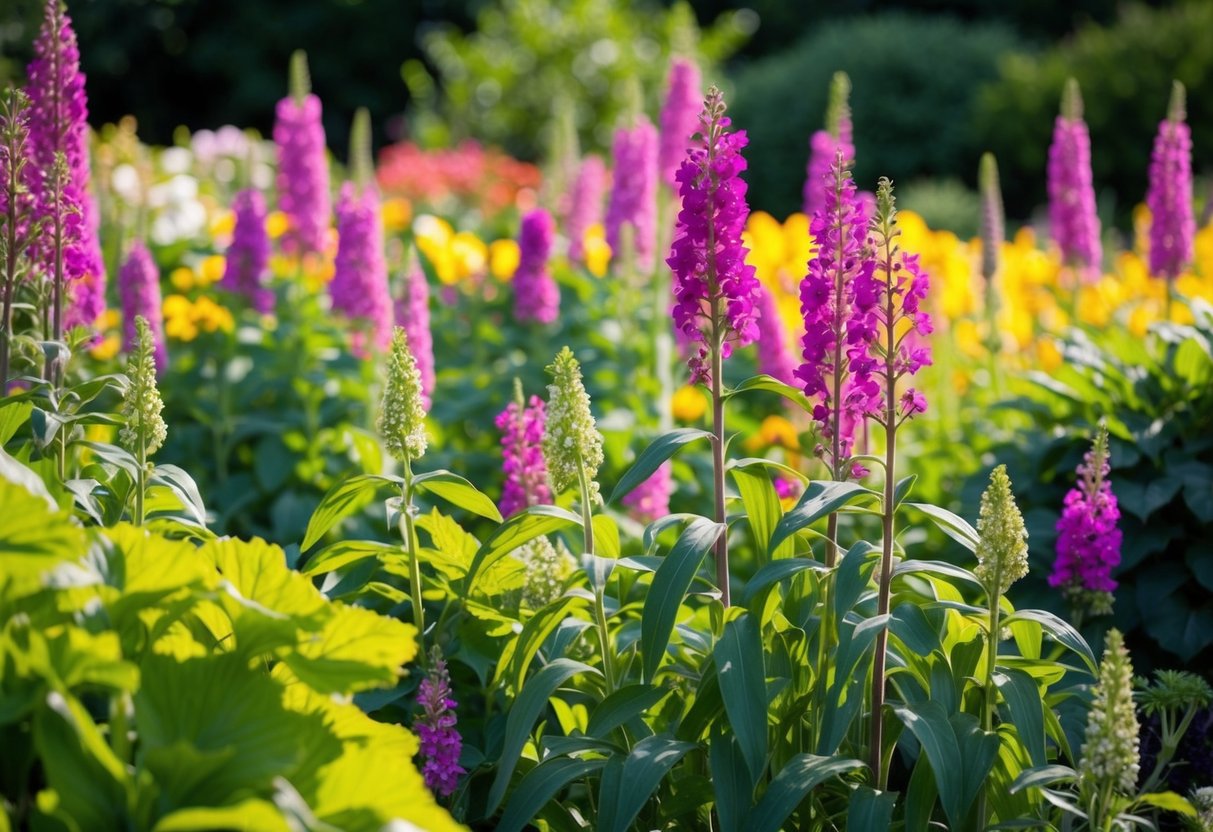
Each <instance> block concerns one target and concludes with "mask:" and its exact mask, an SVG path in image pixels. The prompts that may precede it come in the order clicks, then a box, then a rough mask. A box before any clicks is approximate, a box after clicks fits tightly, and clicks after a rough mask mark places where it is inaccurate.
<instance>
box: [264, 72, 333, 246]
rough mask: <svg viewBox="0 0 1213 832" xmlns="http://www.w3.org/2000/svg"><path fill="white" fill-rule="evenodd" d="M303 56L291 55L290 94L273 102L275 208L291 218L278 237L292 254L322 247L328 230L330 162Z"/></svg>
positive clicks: (317, 105)
mask: <svg viewBox="0 0 1213 832" xmlns="http://www.w3.org/2000/svg"><path fill="white" fill-rule="evenodd" d="M309 87H310V81H309V79H308V75H307V59H306V58H305V57H304V55H303V53H302V52H296V53H295V54H294V55H293V56H292V57H291V94H290V95H289V96H287V97H286V98H283V99H282V100H281V101H279V102H278V106H277V109H276V110H275V120H274V144H275V145H277V148H278V207H279V208H280V209H281V210H282V211H283V213H285V214H286V215H287V217H289V218H290V227H289V228H288V229H287V232H286V234H285V236H284V237H283V240H282V245H283V248H284V250H286V251H289V252H291V253H294V254H305V253H307V252H322V251H324V247H325V237H326V235H327V233H328V227H329V214H330V200H329V164H328V157H327V155H326V153H325V144H324V142H325V139H324V123H323V122H322V121H321V106H320V99H319V98H317V97H316V96H315V95H313V94H312V93H311V92H309Z"/></svg>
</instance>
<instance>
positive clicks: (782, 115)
mask: <svg viewBox="0 0 1213 832" xmlns="http://www.w3.org/2000/svg"><path fill="white" fill-rule="evenodd" d="M1020 48H1023V44H1022V42H1021V41H1020V40H1019V39H1018V38H1016V37H1015V35H1013V34H1012V33H1011V31H1010V30H1008V29H1006V28H1004V27H1002V26H998V25H993V24H984V23H983V24H964V23H961V22H960V21H958V20H956V19H954V18H950V17H919V16H911V15H907V14H903V13H894V14H883V15H880V16H874V17H868V18H862V19H854V20H845V21H837V22H832V23H828V24H826V25H824V26H822V27H820V28H818V29H816V30H814V31H813V32H812V33H811V34H809V35H808V36H806V37H805V38H804V39H802V40H801V41H799V42H798V43H797V44H796V45H795V46H793V47H792V48H790V49H788V50H787V51H785V52H781V53H778V54H776V55H772V56H770V57H768V58H764V59H762V60H759V61H755V62H753V63H752V64H750V65H749V66H747V67H745V68H744V69H743V70H741V71H740V72H739V73H738V74H737V75H736V77H735V90H734V93H733V96H732V98H731V99H730V101H731V105H730V109H731V110H732V115H733V120H734V123H735V124H736V125H737V126H739V127H742V128H745V129H746V130H747V131H748V133H749V135H750V148H749V149H748V150H747V151H746V158H748V159H749V160H750V170H749V173H748V174H747V178H748V180H749V182H750V195H751V200H750V201H751V204H753V205H756V206H759V207H761V208H763V209H764V210H767V211H770V212H772V213H774V214H775V215H776V216H783V215H785V214H787V213H789V212H791V211H797V210H800V206H801V188H802V187H803V185H804V170H805V164H806V162H807V160H808V155H809V136H810V135H811V134H812V133H813V131H814V130H818V129H820V128H821V127H822V126H823V124H824V122H825V109H826V96H827V92H828V90H829V84H830V78H831V76H832V75H833V74H834V73H835V72H836V71H838V70H842V71H844V72H846V73H847V74H848V75H850V76H851V85H852V95H851V106H852V110H853V118H854V124H855V148H856V157H857V158H856V160H855V169H854V171H855V181H856V182H857V183H858V184H859V187H860V188H862V189H872V188H875V185H876V178H877V177H878V176H882V175H883V176H888V177H890V178H892V179H893V180H894V181H899V180H909V179H914V178H918V177H920V176H939V175H962V176H966V177H969V176H971V173H970V171H973V170H976V168H977V159H978V156H979V155H980V151H981V150H982V149H983V148H982V147H981V146H980V145H979V144H978V143H977V141H976V137H975V136H974V135H973V134H972V132H971V131H970V129H969V126H968V125H969V114H970V112H971V109H972V106H973V103H974V101H975V100H976V97H977V92H978V89H979V87H980V85H981V84H982V83H983V82H985V81H989V80H992V79H994V78H996V77H997V74H998V69H997V67H998V58H999V56H1000V55H1002V54H1004V53H1007V52H1009V51H1011V50H1014V49H1020Z"/></svg>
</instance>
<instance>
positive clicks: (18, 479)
mask: <svg viewBox="0 0 1213 832" xmlns="http://www.w3.org/2000/svg"><path fill="white" fill-rule="evenodd" d="M0 480H3V481H6V482H8V483H11V484H12V485H19V486H21V487H22V488H24V489H25V490H26V491H28V492H29V493H30V494H31V495H33V496H35V497H39V498H41V499H42V501H43V502H44V503H46V508H47V509H49V510H51V511H58V509H59V504H58V503H56V502H55V498H54V497H52V496H51V493H50V491H48V490H47V488H46V483H44V482H43V481H42V478H41V477H39V476H38V475H37V474H36V473H35V472H34V471H33V469H31V468H28V467H26V466H25V465H23V464H21V463H20V462H18V461H17V460H16V459H15V458H14V457H11V456H9V455H8V453H6V452H5V450H4V448H0Z"/></svg>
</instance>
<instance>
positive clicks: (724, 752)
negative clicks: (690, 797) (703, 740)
mask: <svg viewBox="0 0 1213 832" xmlns="http://www.w3.org/2000/svg"><path fill="white" fill-rule="evenodd" d="M708 753H709V762H710V764H711V767H712V788H713V790H714V791H715V793H716V814H717V816H718V817H719V818H720V832H742V829H743V827H744V823H743V822H744V821H745V816H746V814H747V813H748V812H749V811H750V806H751V804H752V803H753V800H754V783H753V781H752V780H750V771H749V768H748V767H747V766H746V764H745V758H743V757H742V756H741V747H740V746H739V745H737V738H736V737H734V736H733V735H732V734H725V733H724V731H723V730H722V729H721V725H720V723H719V722H714V723H712V741H711V742H710V743H709V744H708Z"/></svg>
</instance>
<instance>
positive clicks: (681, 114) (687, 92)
mask: <svg viewBox="0 0 1213 832" xmlns="http://www.w3.org/2000/svg"><path fill="white" fill-rule="evenodd" d="M701 84H702V81H701V79H700V76H699V67H698V66H696V65H695V62H694V61H691V60H689V59H687V58H675V59H674V60H672V61H670V76H669V88H668V90H667V92H666V98H665V103H664V104H663V105H662V108H661V119H660V121H661V150H660V153H659V155H658V168H659V170H660V174H661V180H662V181H663V182H665V183H666V184H667V185H670V186H671V187H676V186H677V185H678V179H677V176H678V168H679V167H680V166H681V164H682V160H683V158H685V157H686V153H687V147H688V146H689V145H690V143H691V136H692V135H693V134H694V133H695V128H696V126H697V125H698V123H699V102H700V100H701V99H700V96H701V95H702V92H701Z"/></svg>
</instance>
